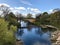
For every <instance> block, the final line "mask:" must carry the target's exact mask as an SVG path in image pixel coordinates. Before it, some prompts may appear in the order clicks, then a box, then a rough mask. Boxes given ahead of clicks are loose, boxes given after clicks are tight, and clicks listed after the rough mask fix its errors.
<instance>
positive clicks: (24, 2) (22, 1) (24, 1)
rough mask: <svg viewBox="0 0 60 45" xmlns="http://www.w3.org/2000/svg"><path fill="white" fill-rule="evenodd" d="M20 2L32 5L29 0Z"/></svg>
mask: <svg viewBox="0 0 60 45" xmlns="http://www.w3.org/2000/svg"><path fill="white" fill-rule="evenodd" d="M20 2H21V3H23V4H26V5H30V6H31V5H32V4H31V3H30V2H28V1H26V0H20Z"/></svg>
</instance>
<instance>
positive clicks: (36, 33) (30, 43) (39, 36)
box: [17, 27, 51, 45]
mask: <svg viewBox="0 0 60 45" xmlns="http://www.w3.org/2000/svg"><path fill="white" fill-rule="evenodd" d="M17 38H18V39H22V40H23V41H24V44H25V45H35V43H36V44H37V43H39V44H41V45H43V44H44V45H51V42H50V34H49V32H46V33H43V32H42V31H41V29H40V30H39V29H38V27H34V28H31V29H30V30H28V29H27V28H24V29H21V30H20V29H19V30H18V33H17Z"/></svg>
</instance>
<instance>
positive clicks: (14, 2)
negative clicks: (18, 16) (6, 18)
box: [0, 0, 60, 14]
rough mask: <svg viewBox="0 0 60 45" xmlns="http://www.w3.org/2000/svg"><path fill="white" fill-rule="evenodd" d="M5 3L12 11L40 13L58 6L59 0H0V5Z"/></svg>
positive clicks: (59, 5)
mask: <svg viewBox="0 0 60 45" xmlns="http://www.w3.org/2000/svg"><path fill="white" fill-rule="evenodd" d="M2 4H3V5H7V6H9V7H10V9H11V10H12V11H13V12H20V13H23V14H26V13H32V14H36V13H41V12H49V13H50V12H51V11H52V10H53V9H55V8H60V0H0V5H2Z"/></svg>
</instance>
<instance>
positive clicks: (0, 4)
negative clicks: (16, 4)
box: [0, 3, 10, 7]
mask: <svg viewBox="0 0 60 45" xmlns="http://www.w3.org/2000/svg"><path fill="white" fill-rule="evenodd" d="M2 5H3V6H7V7H10V6H9V5H8V4H5V3H1V4H0V6H2Z"/></svg>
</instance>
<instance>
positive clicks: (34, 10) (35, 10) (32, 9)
mask: <svg viewBox="0 0 60 45" xmlns="http://www.w3.org/2000/svg"><path fill="white" fill-rule="evenodd" d="M27 9H28V10H30V11H32V12H34V13H40V12H41V11H40V10H39V9H37V8H27Z"/></svg>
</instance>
